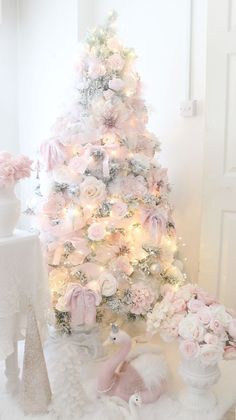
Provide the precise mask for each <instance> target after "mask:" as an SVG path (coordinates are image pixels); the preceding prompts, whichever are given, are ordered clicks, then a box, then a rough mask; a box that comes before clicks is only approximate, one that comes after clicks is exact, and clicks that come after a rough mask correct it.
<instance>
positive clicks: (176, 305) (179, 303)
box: [171, 299, 186, 313]
mask: <svg viewBox="0 0 236 420" xmlns="http://www.w3.org/2000/svg"><path fill="white" fill-rule="evenodd" d="M171 309H172V311H173V312H175V313H176V312H184V311H185V309H186V303H185V301H184V299H176V300H174V301H173V303H172V306H171Z"/></svg>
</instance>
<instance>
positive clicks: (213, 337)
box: [204, 333, 220, 345]
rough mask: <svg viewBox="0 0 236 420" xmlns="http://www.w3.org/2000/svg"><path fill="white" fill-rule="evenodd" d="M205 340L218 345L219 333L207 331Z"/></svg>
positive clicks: (207, 342)
mask: <svg viewBox="0 0 236 420" xmlns="http://www.w3.org/2000/svg"><path fill="white" fill-rule="evenodd" d="M204 341H205V343H206V344H214V345H218V344H219V342H220V340H219V337H217V335H214V334H210V333H207V334H206V335H205V337H204Z"/></svg>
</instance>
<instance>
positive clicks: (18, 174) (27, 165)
mask: <svg viewBox="0 0 236 420" xmlns="http://www.w3.org/2000/svg"><path fill="white" fill-rule="evenodd" d="M32 163H33V161H32V160H30V159H29V158H28V157H27V156H19V157H17V158H16V159H15V161H14V169H15V180H16V181H19V179H22V178H29V177H30V174H31V165H32Z"/></svg>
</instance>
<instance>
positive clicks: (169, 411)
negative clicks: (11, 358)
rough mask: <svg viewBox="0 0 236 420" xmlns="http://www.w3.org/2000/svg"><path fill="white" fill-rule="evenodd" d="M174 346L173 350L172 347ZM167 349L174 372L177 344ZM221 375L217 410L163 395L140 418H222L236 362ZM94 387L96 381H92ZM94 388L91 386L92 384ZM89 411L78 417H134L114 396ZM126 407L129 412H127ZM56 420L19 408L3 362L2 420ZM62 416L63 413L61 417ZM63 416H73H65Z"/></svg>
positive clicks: (235, 393) (233, 390)
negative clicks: (200, 409) (188, 406)
mask: <svg viewBox="0 0 236 420" xmlns="http://www.w3.org/2000/svg"><path fill="white" fill-rule="evenodd" d="M19 347H20V351H19V354H20V362H21V360H22V353H23V346H22V345H20V346H19ZM170 347H171V351H170ZM166 350H167V349H164V351H165V353H167V359H169V363H170V364H171V367H172V370H173V373H175V372H176V368H177V364H178V362H177V361H176V349H175V348H174V346H169V348H168V351H166ZM221 368H222V378H221V380H220V381H219V383H218V385H217V387H216V394H217V398H218V406H217V408H216V410H214V412H211V413H208V414H206V413H200V414H197V413H195V414H194V413H193V412H189V411H185V410H183V408H182V407H181V405H180V404H179V403H178V401H177V399H174V398H173V397H170V396H167V395H164V396H162V397H161V398H160V399H159V400H158V402H156V403H155V404H150V405H148V406H143V407H142V408H141V409H140V417H139V418H140V420H142V419H148V420H156V419H161V420H173V419H175V420H190V419H191V420H204V419H205V420H221V419H222V418H223V417H224V415H225V413H226V412H227V411H228V409H229V408H230V407H231V406H232V405H233V403H234V402H235V399H236V362H227V363H225V362H224V363H222V367H221ZM172 379H173V380H172V382H173V389H172V391H171V392H172V395H174V394H175V393H176V388H179V387H180V383H179V379H178V378H177V375H176V373H175V374H174V375H173V378H172ZM90 386H92V387H93V384H90ZM91 389H92V388H91ZM88 410H89V412H88V414H86V415H84V416H83V417H81V416H79V415H78V420H79V419H81V420H82V419H83V420H122V419H131V417H130V416H129V415H128V409H127V408H126V405H125V404H124V406H123V407H122V406H120V405H119V404H117V403H115V402H114V401H113V400H112V399H111V398H103V399H102V400H99V401H96V400H95V398H94V403H93V404H92V406H90V407H88ZM126 411H127V415H126ZM25 418H26V419H28V420H33V419H34V420H36V419H37V420H55V417H54V416H52V415H51V414H47V415H43V416H34V417H31V416H27V417H25V416H24V415H23V413H22V410H21V408H20V405H19V402H18V401H17V399H13V398H11V397H10V396H9V395H8V394H7V393H6V391H5V376H4V363H3V362H1V363H0V420H22V419H25ZM62 418H63V417H62ZM64 420H70V419H69V418H68V419H67V418H66V417H64Z"/></svg>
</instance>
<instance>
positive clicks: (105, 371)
mask: <svg viewBox="0 0 236 420" xmlns="http://www.w3.org/2000/svg"><path fill="white" fill-rule="evenodd" d="M107 342H111V343H114V344H120V345H121V347H120V349H119V350H118V351H117V352H116V353H115V354H113V355H112V356H110V357H109V358H108V359H107V360H105V361H104V362H103V363H102V364H101V366H100V371H99V374H98V393H100V394H106V395H109V396H116V397H119V398H122V399H123V400H125V401H127V402H128V401H129V399H130V397H131V396H132V395H133V394H135V393H137V392H138V393H139V395H140V398H141V400H142V403H143V404H147V403H152V402H155V401H156V400H157V399H158V398H159V397H160V395H161V394H162V393H163V391H164V385H165V383H166V379H167V375H168V373H167V366H166V363H165V361H164V360H163V357H162V356H161V355H160V354H159V352H158V351H157V350H155V351H153V350H152V349H151V348H148V349H146V351H145V352H136V353H134V354H133V355H132V353H131V354H130V355H129V353H130V350H131V346H132V340H131V337H130V336H129V335H128V334H127V333H126V332H125V331H122V330H119V328H118V327H117V326H116V325H112V330H111V333H110V335H109V337H108V340H106V344H107ZM128 355H129V356H128Z"/></svg>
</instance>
